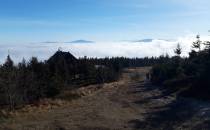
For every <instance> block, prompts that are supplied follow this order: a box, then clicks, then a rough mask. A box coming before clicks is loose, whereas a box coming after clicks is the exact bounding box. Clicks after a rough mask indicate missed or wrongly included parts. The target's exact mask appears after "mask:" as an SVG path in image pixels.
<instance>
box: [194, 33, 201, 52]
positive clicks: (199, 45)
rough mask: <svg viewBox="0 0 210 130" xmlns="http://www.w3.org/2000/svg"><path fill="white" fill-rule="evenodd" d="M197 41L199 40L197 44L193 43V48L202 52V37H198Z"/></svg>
mask: <svg viewBox="0 0 210 130" xmlns="http://www.w3.org/2000/svg"><path fill="white" fill-rule="evenodd" d="M196 39H197V40H196V41H195V42H193V45H192V48H195V49H198V51H199V52H200V50H201V44H202V41H201V40H200V35H197V36H196Z"/></svg>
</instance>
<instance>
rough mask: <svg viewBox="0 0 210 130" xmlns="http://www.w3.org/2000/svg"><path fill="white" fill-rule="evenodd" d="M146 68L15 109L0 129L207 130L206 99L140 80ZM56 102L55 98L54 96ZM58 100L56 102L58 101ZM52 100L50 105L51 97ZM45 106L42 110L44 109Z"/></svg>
mask: <svg viewBox="0 0 210 130" xmlns="http://www.w3.org/2000/svg"><path fill="white" fill-rule="evenodd" d="M149 70H150V68H147V67H146V68H145V67H144V68H134V69H132V68H130V69H125V70H124V71H123V74H122V76H121V78H120V80H119V81H118V82H113V83H108V84H104V85H103V87H100V89H99V88H98V85H91V86H89V87H85V88H81V89H79V90H77V94H80V96H81V97H80V98H77V99H75V100H73V101H70V102H69V101H63V102H65V103H60V104H59V105H58V106H56V107H55V106H53V102H52V103H51V104H47V105H45V106H44V105H43V108H42V109H41V110H40V109H39V108H33V109H32V108H31V111H30V109H29V110H28V111H27V112H21V111H19V112H16V113H14V114H13V118H12V119H11V120H5V122H4V123H3V124H1V126H2V129H4V130H5V128H8V129H10V130H23V128H26V129H34V128H39V129H40V130H44V129H47V128H49V129H50V130H57V129H59V130H116V129H120V130H137V129H138V130H139V129H140V130H151V129H154V130H155V129H164V130H165V129H167V130H171V129H175V130H176V129H177V130H178V129H194V130H197V129H209V128H210V127H209V122H210V119H209V114H210V111H209V109H207V108H208V107H210V103H209V102H207V101H206V102H201V101H199V100H195V99H187V98H178V99H176V96H175V95H176V94H175V93H170V92H168V91H165V89H163V88H161V87H156V86H153V85H151V84H150V82H149V81H148V80H146V78H145V75H146V73H147V72H148V71H149ZM57 102H58V101H57ZM60 102H61V101H60ZM54 104H56V103H55V102H54ZM44 108H45V109H44Z"/></svg>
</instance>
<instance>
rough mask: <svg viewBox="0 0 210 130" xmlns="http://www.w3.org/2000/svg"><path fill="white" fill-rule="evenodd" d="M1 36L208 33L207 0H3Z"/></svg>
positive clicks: (29, 38)
mask: <svg viewBox="0 0 210 130" xmlns="http://www.w3.org/2000/svg"><path fill="white" fill-rule="evenodd" d="M0 2H1V3H0V28H1V29H0V42H38V41H68V40H69V41H70V40H72V39H89V40H128V39H138V38H174V37H177V36H181V35H184V34H186V33H191V32H192V33H207V30H208V29H209V28H210V14H209V12H210V8H209V7H208V6H209V5H210V1H209V0H200V1H196V0H185V1H184V0H0Z"/></svg>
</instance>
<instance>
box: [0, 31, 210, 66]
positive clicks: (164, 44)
mask: <svg viewBox="0 0 210 130" xmlns="http://www.w3.org/2000/svg"><path fill="white" fill-rule="evenodd" d="M201 38H202V40H205V41H206V40H210V37H209V36H203V37H201ZM195 40H196V39H195V35H188V36H185V37H179V38H177V40H174V41H167V40H153V41H152V42H146V43H144V42H129V41H121V42H95V43H87V44H76V43H53V44H52V43H34V44H32V43H31V44H9V45H8V44H7V45H6V44H5V45H3V44H1V45H0V55H1V57H0V62H1V63H2V62H3V61H4V59H5V58H6V55H7V54H8V50H9V53H10V55H11V57H12V58H13V60H14V61H16V62H17V61H21V59H22V58H23V57H24V58H25V59H29V58H30V57H32V56H36V57H38V58H39V59H41V60H45V59H47V58H49V57H50V56H51V55H53V53H55V51H57V50H58V48H59V47H61V48H62V50H63V51H69V52H71V53H72V54H73V55H75V56H76V57H82V56H88V57H107V56H108V57H112V56H125V57H145V56H149V57H151V56H159V55H162V54H166V53H168V54H169V55H171V56H172V55H174V51H173V50H174V48H176V45H177V43H180V44H181V47H182V49H183V54H182V55H183V56H187V55H188V53H189V51H190V50H191V45H192V42H193V41H195Z"/></svg>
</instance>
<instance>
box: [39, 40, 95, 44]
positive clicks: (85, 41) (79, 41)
mask: <svg viewBox="0 0 210 130" xmlns="http://www.w3.org/2000/svg"><path fill="white" fill-rule="evenodd" d="M41 43H94V41H88V40H82V39H81V40H75V41H70V42H58V41H45V42H41Z"/></svg>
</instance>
